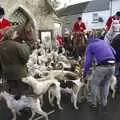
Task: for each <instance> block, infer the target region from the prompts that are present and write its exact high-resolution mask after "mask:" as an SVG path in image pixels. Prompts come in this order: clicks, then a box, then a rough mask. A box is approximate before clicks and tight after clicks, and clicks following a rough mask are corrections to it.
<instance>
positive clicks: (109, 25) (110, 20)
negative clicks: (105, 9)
mask: <svg viewBox="0 0 120 120" xmlns="http://www.w3.org/2000/svg"><path fill="white" fill-rule="evenodd" d="M114 19H120V17H117V16H110V17H109V18H108V20H107V22H106V25H105V31H108V30H109V29H110V27H111V25H112V20H114Z"/></svg>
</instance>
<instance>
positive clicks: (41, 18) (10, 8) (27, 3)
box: [0, 0, 57, 36]
mask: <svg viewBox="0 0 120 120" xmlns="http://www.w3.org/2000/svg"><path fill="white" fill-rule="evenodd" d="M0 5H1V6H2V7H4V8H5V11H6V16H7V17H9V16H10V15H11V14H12V13H13V12H14V11H15V10H17V9H18V8H21V9H23V10H24V11H25V12H26V13H27V14H28V16H30V18H31V19H32V21H33V24H34V26H35V30H36V36H38V30H40V29H45V30H46V29H54V27H53V26H54V22H57V21H55V19H54V18H57V16H56V15H54V14H53V15H45V14H44V8H45V5H44V0H0Z"/></svg>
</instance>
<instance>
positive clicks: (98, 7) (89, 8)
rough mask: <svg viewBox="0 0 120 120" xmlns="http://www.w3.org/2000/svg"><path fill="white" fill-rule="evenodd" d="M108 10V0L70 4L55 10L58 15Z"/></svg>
mask: <svg viewBox="0 0 120 120" xmlns="http://www.w3.org/2000/svg"><path fill="white" fill-rule="evenodd" d="M103 10H109V0H93V1H89V2H84V3H78V4H75V5H70V6H68V7H67V8H62V9H60V10H58V11H57V15H58V16H59V17H62V16H68V15H76V14H81V13H86V12H95V11H103Z"/></svg>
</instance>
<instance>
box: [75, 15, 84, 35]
mask: <svg viewBox="0 0 120 120" xmlns="http://www.w3.org/2000/svg"><path fill="white" fill-rule="evenodd" d="M85 29H86V25H85V23H84V22H83V21H82V18H81V17H78V21H77V22H76V23H75V24H74V26H73V32H80V33H84V31H85Z"/></svg>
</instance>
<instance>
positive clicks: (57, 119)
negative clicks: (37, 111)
mask: <svg viewBox="0 0 120 120" xmlns="http://www.w3.org/2000/svg"><path fill="white" fill-rule="evenodd" d="M69 99H70V98H69V97H68V96H64V97H63V98H62V106H63V107H64V110H62V111H60V110H58V109H56V108H51V107H50V106H49V105H48V104H46V103H47V100H45V101H46V102H45V105H44V110H45V111H50V110H53V109H56V112H55V113H54V114H51V115H50V116H49V120H120V95H117V96H116V98H115V99H114V100H113V99H111V98H109V100H108V113H107V114H104V113H103V111H102V110H101V108H100V107H99V109H98V110H97V111H96V112H95V111H91V110H90V109H89V107H88V104H87V102H85V101H84V102H82V103H81V104H79V110H75V109H74V108H73V105H72V104H71V103H70V101H69ZM29 116H30V111H28V110H24V111H22V116H18V118H17V120H28V118H29ZM11 118H12V117H11V114H10V111H9V110H8V108H7V107H6V106H5V102H4V101H1V102H0V120H11ZM41 120H44V119H41Z"/></svg>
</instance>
